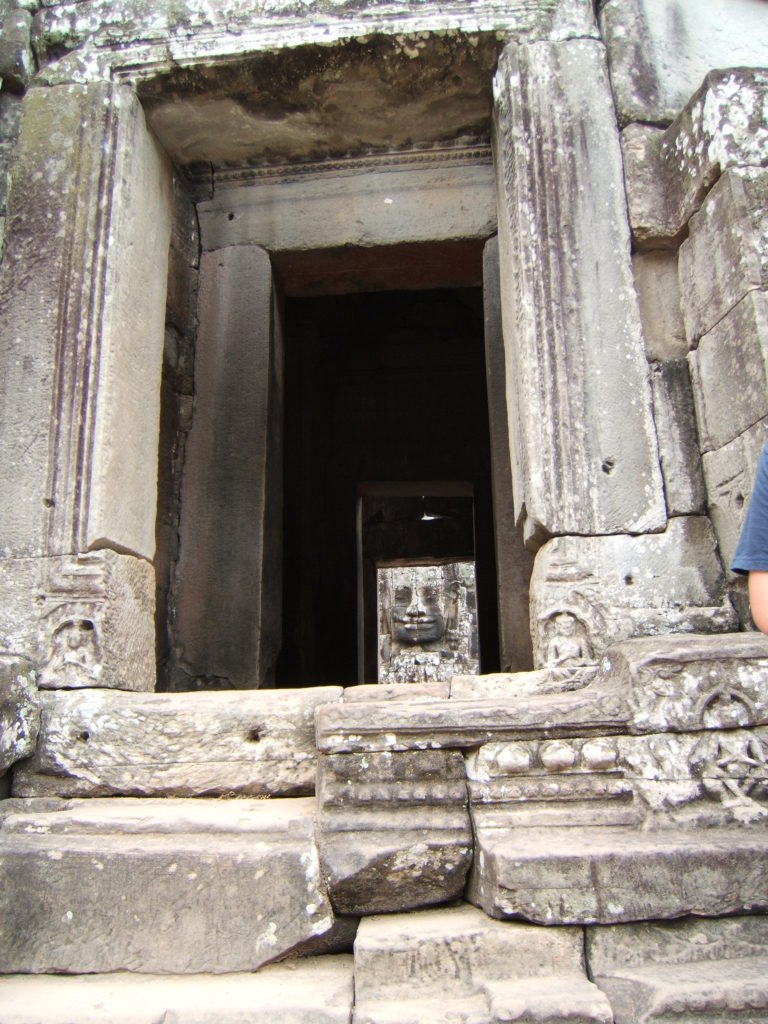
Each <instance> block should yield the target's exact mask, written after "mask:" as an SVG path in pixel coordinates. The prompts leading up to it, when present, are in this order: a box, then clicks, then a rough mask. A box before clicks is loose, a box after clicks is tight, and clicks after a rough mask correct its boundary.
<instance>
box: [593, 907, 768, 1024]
mask: <svg viewBox="0 0 768 1024" xmlns="http://www.w3.org/2000/svg"><path fill="white" fill-rule="evenodd" d="M586 954H587V960H588V963H589V969H590V976H591V977H593V978H594V979H595V981H596V983H597V984H598V985H599V987H600V988H601V989H602V990H603V991H604V992H605V993H606V995H607V996H608V998H609V999H610V1002H611V1008H612V1009H613V1013H614V1020H615V1021H616V1024H622V1022H624V1021H642V1022H643V1024H645V1022H650V1021H664V1020H669V1019H670V1018H676V1019H678V1020H686V1019H688V1020H693V1019H695V1020H697V1021H702V1024H720V1022H721V1021H725V1020H728V1021H731V1020H738V1019H740V1018H743V1017H746V1019H748V1020H750V1021H754V1022H755V1024H758V1022H760V1024H762V1022H763V1021H765V1020H768V987H767V986H766V975H767V974H768V930H767V928H766V918H765V917H763V916H756V917H733V918H727V919H720V920H716V921H707V920H701V919H698V920H687V921H673V922H669V923H661V922H654V923H653V924H630V925H621V926H615V925H614V926H610V927H607V928H588V929H587V933H586Z"/></svg>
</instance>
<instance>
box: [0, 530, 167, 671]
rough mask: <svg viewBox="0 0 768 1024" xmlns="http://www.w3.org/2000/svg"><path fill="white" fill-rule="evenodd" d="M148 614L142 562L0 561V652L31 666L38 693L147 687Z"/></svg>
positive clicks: (150, 594)
mask: <svg viewBox="0 0 768 1024" xmlns="http://www.w3.org/2000/svg"><path fill="white" fill-rule="evenodd" d="M154 613H155V574H154V571H153V568H152V564H151V563H150V562H147V561H146V560H145V559H143V558H134V557H133V556H132V555H122V554H117V553H116V552H114V551H109V550H106V549H105V550H103V551H93V552H90V553H89V554H86V555H71V556H61V557H59V556H54V557H51V558H2V557H0V648H4V649H5V650H8V651H15V652H19V653H23V654H24V655H25V656H26V657H28V658H29V659H30V660H31V661H32V662H33V663H34V665H35V667H36V669H37V670H38V676H37V683H38V685H39V686H40V688H41V689H79V688H92V687H99V688H107V689H110V688H111V689H121V690H137V691H139V690H142V691H146V690H153V689H154V686H155V622H154Z"/></svg>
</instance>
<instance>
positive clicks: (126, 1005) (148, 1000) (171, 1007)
mask: <svg viewBox="0 0 768 1024" xmlns="http://www.w3.org/2000/svg"><path fill="white" fill-rule="evenodd" d="M352 976H353V968H352V957H351V956H322V957H320V956H318V957H307V958H306V959H302V960H289V961H287V962H286V963H281V964H273V965H270V966H269V967H264V968H262V970H260V971H258V973H256V974H250V973H241V974H222V975H216V976H213V975H204V974H203V975H196V976H195V975H185V976H180V977H175V978H173V977H163V976H161V975H156V974H155V975H153V974H128V973H119V974H107V975H93V974H91V975H83V976H80V977H53V976H42V977H41V976H40V975H36V976H29V975H26V976H25V975H17V976H14V977H7V978H3V1022H4V1024H37V1022H38V1021H40V1020H41V1019H45V1020H46V1021H47V1022H48V1024H68V1022H70V1021H75V1020H76V1021H77V1022H78V1024H103V1021H105V1020H109V1021H110V1022H111V1024H156V1022H157V1021H160V1020H168V1021H171V1020H179V1021H181V1020H183V1021H184V1024H212V1022H213V1021H216V1020H217V1019H218V1020H220V1019H221V1016H222V1014H226V1015H227V1017H228V1019H229V1020H230V1021H232V1022H234V1021H237V1022H238V1024H306V1021H308V1020H311V1021H313V1024H349V1020H350V1015H351V1013H352V1002H353V995H354V993H353V977H352Z"/></svg>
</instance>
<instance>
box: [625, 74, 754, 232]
mask: <svg viewBox="0 0 768 1024" xmlns="http://www.w3.org/2000/svg"><path fill="white" fill-rule="evenodd" d="M766 92H768V72H766V71H764V70H761V69H757V70H753V69H750V68H736V69H732V70H726V71H711V72H710V73H709V74H708V75H707V76H706V78H705V79H704V83H703V84H702V86H701V88H699V89H698V90H697V92H696V93H695V94H694V95H693V97H692V98H691V99H690V100H689V101H688V103H687V104H686V106H685V108H684V109H683V110H682V111H681V112H680V114H679V115H678V116H677V117H676V119H675V120H674V121H673V122H672V124H671V125H670V126H669V128H667V129H666V130H662V129H659V128H653V127H650V126H646V125H630V126H629V127H628V128H626V129H625V130H624V132H623V133H622V149H623V152H624V166H625V181H626V186H627V203H628V206H629V219H630V224H631V226H632V234H633V237H634V239H635V242H636V243H637V244H638V245H639V246H641V247H642V246H651V245H652V246H653V247H654V248H657V247H659V246H661V245H667V246H670V247H673V246H674V245H676V244H677V242H678V241H679V240H680V238H681V236H682V233H683V231H684V229H685V226H686V224H687V223H688V221H689V219H690V218H691V216H692V215H693V214H694V213H695V212H696V211H697V210H698V208H699V207H700V206H701V203H702V201H703V199H704V197H705V196H706V194H707V192H708V191H709V189H710V188H711V187H712V185H713V184H714V183H715V181H717V179H718V178H719V177H720V175H721V174H723V173H725V172H726V171H727V170H728V169H729V168H730V167H763V166H765V165H766V164H768V116H766V110H765V103H764V100H765V96H766Z"/></svg>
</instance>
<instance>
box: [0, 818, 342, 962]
mask: <svg viewBox="0 0 768 1024" xmlns="http://www.w3.org/2000/svg"><path fill="white" fill-rule="evenodd" d="M85 803H86V808H85V812H84V814H83V816H82V817H81V818H80V819H79V820H78V818H79V814H80V812H79V810H78V807H77V806H73V807H71V808H68V807H67V805H65V806H64V808H63V809H62V810H60V811H53V812H47V813H46V812H40V813H38V814H35V813H34V812H33V811H32V812H28V813H26V814H25V813H19V814H18V815H13V814H10V815H7V816H6V817H5V819H4V821H3V824H2V829H0V881H1V884H0V940H1V941H0V970H2V971H3V972H5V973H13V972H24V973H46V972H67V973H90V972H97V973H98V972H104V971H118V970H132V971H155V972H159V973H174V974H196V973H199V972H205V971H208V972H212V973H226V972H230V971H253V970H255V969H256V968H257V967H260V966H261V965H262V964H264V963H267V962H268V961H270V960H274V959H276V958H278V957H280V956H284V955H285V954H286V953H288V952H290V951H291V950H292V949H294V948H295V947H297V946H299V945H303V944H305V943H307V942H308V941H309V940H310V939H312V938H313V937H316V936H322V935H323V934H324V933H325V932H327V931H328V930H329V929H330V928H331V925H332V923H333V918H332V914H331V910H330V906H329V904H328V900H327V898H326V896H325V895H324V893H323V892H322V889H321V884H320V872H319V864H318V860H317V852H316V850H315V846H314V842H313V824H312V818H313V813H314V802H313V801H311V800H301V799H299V800H291V801H285V802H283V801H263V800H259V801H246V800H237V801H230V802H226V801H203V800H194V801H183V800H182V801H171V800H161V801H157V802H155V801H151V800H147V799H143V800H137V801H128V800H122V801H115V800H107V801H99V800H91V801H86V802H85ZM115 805H117V806H115ZM99 812H101V813H99ZM305 948H306V947H305Z"/></svg>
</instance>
